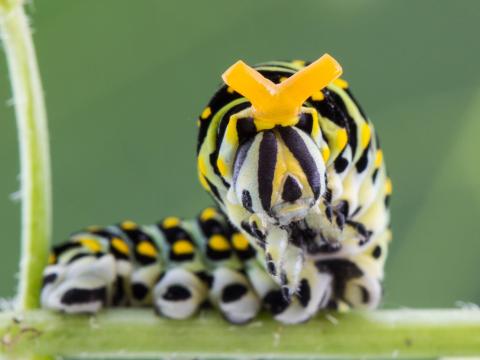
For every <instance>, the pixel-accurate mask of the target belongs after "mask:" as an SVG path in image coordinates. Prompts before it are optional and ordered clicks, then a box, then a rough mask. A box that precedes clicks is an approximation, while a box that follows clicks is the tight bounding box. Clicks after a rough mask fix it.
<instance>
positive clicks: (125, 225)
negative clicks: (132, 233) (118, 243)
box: [120, 220, 138, 230]
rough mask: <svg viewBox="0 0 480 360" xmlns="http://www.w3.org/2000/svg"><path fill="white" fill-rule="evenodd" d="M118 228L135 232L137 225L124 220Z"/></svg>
mask: <svg viewBox="0 0 480 360" xmlns="http://www.w3.org/2000/svg"><path fill="white" fill-rule="evenodd" d="M120 227H121V228H122V229H123V230H135V229H137V228H138V225H137V224H135V223H134V222H133V221H131V220H125V221H123V222H122V223H121V224H120Z"/></svg>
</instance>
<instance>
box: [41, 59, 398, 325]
mask: <svg viewBox="0 0 480 360" xmlns="http://www.w3.org/2000/svg"><path fill="white" fill-rule="evenodd" d="M340 74H341V67H340V65H339V64H338V63H337V62H336V61H335V60H334V59H333V58H332V57H331V56H329V55H328V54H325V55H324V56H322V57H321V58H320V59H318V60H317V61H315V62H313V63H306V62H304V61H299V60H296V61H273V62H268V63H262V64H259V65H257V66H255V67H254V68H252V67H249V66H248V65H246V64H245V63H243V62H241V61H239V62H237V63H236V64H234V65H232V66H231V67H230V68H229V69H228V70H227V71H226V72H225V73H224V74H223V80H224V84H222V85H221V87H220V88H219V89H218V90H217V92H216V93H215V94H214V96H213V97H212V99H211V100H210V102H209V104H208V105H207V106H206V107H205V109H204V110H203V112H202V113H201V115H200V117H199V118H198V120H197V125H198V144H197V163H198V176H199V180H200V183H201V185H202V186H203V188H204V189H205V190H206V191H207V192H208V193H209V194H210V195H211V197H212V198H213V200H214V202H215V204H216V208H214V207H209V208H206V209H204V210H203V211H202V212H201V213H200V214H199V216H198V217H197V218H196V219H192V220H181V219H180V218H177V217H168V218H165V219H163V220H162V221H160V222H159V223H157V224H153V225H138V224H136V223H134V222H132V221H124V222H121V223H119V224H116V225H111V226H107V227H102V228H101V227H91V228H87V229H85V230H82V231H80V232H77V233H73V234H72V235H71V236H70V238H69V239H68V241H67V242H64V243H62V244H60V245H57V246H55V247H54V248H53V249H52V252H51V255H50V259H49V265H48V266H47V267H46V269H45V272H44V284H43V287H42V293H41V303H42V305H43V306H44V307H46V308H49V309H53V310H57V311H64V312H68V313H78V312H89V313H95V312H97V311H99V310H100V309H101V308H103V307H108V306H152V305H153V307H154V309H155V310H156V312H157V313H158V314H159V315H162V316H166V317H169V318H174V319H183V318H188V317H190V316H192V315H193V314H195V313H196V312H197V311H198V309H199V308H201V307H202V306H204V305H206V304H210V305H213V306H214V307H216V308H217V309H219V311H220V312H221V313H222V315H223V316H224V317H225V319H227V320H228V321H230V322H232V323H237V324H240V323H245V322H248V321H250V320H251V319H253V318H254V317H255V316H256V315H257V313H258V312H259V311H260V310H261V309H263V308H266V309H268V310H269V311H271V313H272V314H273V317H274V318H275V319H276V320H278V321H280V322H283V323H299V322H303V321H306V320H308V319H309V318H311V317H312V316H314V315H315V314H316V313H317V312H318V311H319V310H321V309H325V308H328V309H335V310H341V311H344V310H348V309H350V308H361V309H373V308H375V307H377V306H378V305H379V304H380V301H381V298H382V292H383V290H382V281H383V277H384V263H385V260H386V256H387V250H388V249H387V248H388V243H389V242H390V240H391V230H390V212H389V201H390V196H391V192H392V183H391V180H390V178H389V177H388V176H387V172H386V167H385V164H384V157H383V151H382V149H381V147H380V143H379V139H378V136H377V133H376V132H375V129H374V127H373V125H372V123H371V122H370V121H369V120H368V118H367V116H366V115H365V112H364V111H363V109H362V108H361V107H360V105H359V103H358V102H357V100H356V99H355V98H354V96H353V95H352V92H351V90H350V88H349V84H348V82H347V81H345V80H344V79H341V78H339V76H340Z"/></svg>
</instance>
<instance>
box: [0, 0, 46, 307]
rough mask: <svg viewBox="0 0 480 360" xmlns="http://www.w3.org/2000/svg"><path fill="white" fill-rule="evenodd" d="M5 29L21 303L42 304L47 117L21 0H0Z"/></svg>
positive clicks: (1, 28) (1, 23) (0, 17)
mask: <svg viewBox="0 0 480 360" xmlns="http://www.w3.org/2000/svg"><path fill="white" fill-rule="evenodd" d="M0 32H1V36H2V39H3V45H4V48H5V52H6V56H7V62H8V68H9V73H10V80H11V83H12V89H13V99H14V103H15V114H16V119H17V127H18V139H19V146H20V164H21V165H20V171H21V199H22V234H21V238H22V240H21V242H22V252H21V262H20V279H19V291H18V297H19V298H18V308H19V309H21V310H26V309H32V308H36V307H38V303H39V292H40V286H41V276H42V270H43V268H44V266H45V263H46V261H47V256H48V248H49V241H50V235H51V180H50V158H49V143H48V131H47V118H46V112H45V104H44V99H43V91H42V86H41V82H40V75H39V71H38V65H37V60H36V56H35V50H34V47H33V41H32V36H31V32H30V28H29V26H28V19H27V16H26V14H25V11H24V8H23V1H21V0H0Z"/></svg>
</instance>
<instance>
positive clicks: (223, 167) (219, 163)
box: [217, 157, 228, 177]
mask: <svg viewBox="0 0 480 360" xmlns="http://www.w3.org/2000/svg"><path fill="white" fill-rule="evenodd" d="M217 167H218V171H220V175H222V176H224V177H225V176H227V174H228V166H227V164H226V163H225V161H223V159H222V158H220V157H219V158H218V159H217Z"/></svg>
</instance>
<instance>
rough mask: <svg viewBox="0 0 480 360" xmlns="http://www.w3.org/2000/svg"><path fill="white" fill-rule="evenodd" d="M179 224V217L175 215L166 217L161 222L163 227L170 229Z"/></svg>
mask: <svg viewBox="0 0 480 360" xmlns="http://www.w3.org/2000/svg"><path fill="white" fill-rule="evenodd" d="M179 224H180V219H179V218H177V217H175V216H169V217H166V218H165V219H164V220H163V222H162V226H163V227H164V228H165V229H170V228H173V227H176V226H178V225H179Z"/></svg>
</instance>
